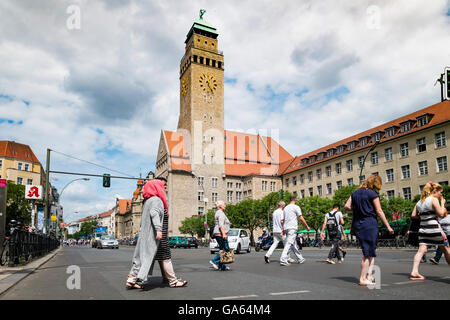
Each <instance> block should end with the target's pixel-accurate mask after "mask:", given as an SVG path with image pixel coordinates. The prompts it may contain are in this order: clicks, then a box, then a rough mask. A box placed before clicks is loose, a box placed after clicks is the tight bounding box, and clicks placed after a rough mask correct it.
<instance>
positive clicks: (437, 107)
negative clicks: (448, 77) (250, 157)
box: [279, 100, 450, 174]
mask: <svg viewBox="0 0 450 320" xmlns="http://www.w3.org/2000/svg"><path fill="white" fill-rule="evenodd" d="M425 114H428V115H429V116H430V118H431V119H430V121H429V123H428V124H426V125H424V126H422V127H418V126H417V123H416V120H417V118H419V117H421V116H423V115H425ZM408 120H411V121H413V122H414V123H415V124H414V125H412V126H411V129H410V130H409V131H406V132H400V131H398V132H396V134H394V135H393V136H392V137H386V135H382V136H381V139H380V142H381V143H383V142H386V141H389V140H393V139H397V138H399V137H403V136H406V135H409V134H411V133H414V132H417V131H420V130H423V129H427V128H430V127H433V126H436V125H438V124H441V123H444V122H447V121H450V101H448V100H447V101H443V102H440V103H437V104H434V105H432V106H429V107H426V108H424V109H420V110H418V111H416V112H413V113H410V114H408V115H406V116H403V117H401V118H398V119H395V120H392V121H389V122H387V123H384V124H382V125H380V126H377V127H375V128H372V129H369V130H366V131H364V132H361V133H358V134H356V135H354V136H351V137H348V138H346V139H343V140H340V141H338V142H335V143H333V144H330V145H327V146H325V147H322V148H320V149H317V150H314V151H312V152H309V153H306V154H304V155H301V156H298V157H296V158H295V161H292V163H291V164H289V165H288V167H287V168H285V170H283V171H279V174H287V173H290V172H293V171H296V170H299V169H303V168H307V167H309V166H312V165H316V164H318V163H321V162H324V161H328V160H330V159H333V158H337V157H340V156H343V155H346V154H349V153H352V152H355V151H358V150H363V149H367V148H370V147H371V146H373V144H374V143H375V142H374V139H373V138H372V134H375V133H377V132H384V131H385V130H386V129H388V128H391V127H393V126H395V127H397V130H398V129H399V128H400V127H401V126H400V124H401V123H405V122H407V121H408ZM364 137H369V138H370V141H368V143H367V144H366V145H364V146H359V145H358V144H356V146H355V148H354V149H352V150H348V149H345V150H344V152H343V153H340V154H335V155H333V156H331V157H324V158H323V160H319V161H317V160H316V161H315V162H313V163H311V164H310V163H307V164H306V165H302V160H304V159H308V158H309V157H311V156H313V155H318V154H319V153H322V152H327V150H329V149H333V148H338V147H339V146H341V145H347V144H348V143H350V142H352V141H359V139H361V138H364ZM368 140H369V139H368Z"/></svg>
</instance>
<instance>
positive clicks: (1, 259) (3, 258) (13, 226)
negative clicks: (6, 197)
mask: <svg viewBox="0 0 450 320" xmlns="http://www.w3.org/2000/svg"><path fill="white" fill-rule="evenodd" d="M21 225H22V224H21V223H20V222H18V221H16V220H11V221H10V222H9V223H8V233H7V235H6V236H5V240H4V241H3V245H2V253H1V254H0V265H2V266H4V265H6V264H7V263H8V262H9V257H10V256H11V255H10V253H9V247H10V245H9V244H10V242H11V237H13V236H14V235H15V232H16V230H18V229H20V227H21Z"/></svg>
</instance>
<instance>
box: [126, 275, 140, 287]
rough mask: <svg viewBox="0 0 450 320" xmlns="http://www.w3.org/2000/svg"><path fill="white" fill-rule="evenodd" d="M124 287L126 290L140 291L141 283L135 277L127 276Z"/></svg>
mask: <svg viewBox="0 0 450 320" xmlns="http://www.w3.org/2000/svg"><path fill="white" fill-rule="evenodd" d="M125 286H126V288H127V289H128V290H129V289H142V288H143V282H142V281H141V280H139V279H138V278H136V277H133V276H130V275H128V279H127V282H126V284H125Z"/></svg>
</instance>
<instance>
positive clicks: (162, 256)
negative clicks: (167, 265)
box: [155, 210, 171, 261]
mask: <svg viewBox="0 0 450 320" xmlns="http://www.w3.org/2000/svg"><path fill="white" fill-rule="evenodd" d="M162 234H163V236H162V239H161V241H160V242H159V246H158V250H157V251H156V255H155V260H156V261H163V260H169V259H171V255H170V247H169V216H168V215H167V210H164V219H163V225H162Z"/></svg>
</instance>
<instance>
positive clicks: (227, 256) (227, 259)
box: [219, 250, 234, 263]
mask: <svg viewBox="0 0 450 320" xmlns="http://www.w3.org/2000/svg"><path fill="white" fill-rule="evenodd" d="M219 254H220V263H233V262H234V251H233V250H230V251H225V250H220V251H219Z"/></svg>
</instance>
